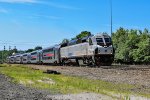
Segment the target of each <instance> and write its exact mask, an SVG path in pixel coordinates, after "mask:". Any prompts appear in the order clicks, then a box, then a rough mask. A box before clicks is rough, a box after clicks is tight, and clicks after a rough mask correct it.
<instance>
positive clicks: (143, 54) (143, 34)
mask: <svg viewBox="0 0 150 100" xmlns="http://www.w3.org/2000/svg"><path fill="white" fill-rule="evenodd" d="M112 41H113V46H114V49H115V62H116V63H124V64H150V32H149V30H148V29H144V31H141V30H135V29H130V30H128V29H124V28H119V29H118V30H117V31H116V32H114V33H113V34H112Z"/></svg>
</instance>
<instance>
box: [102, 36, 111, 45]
mask: <svg viewBox="0 0 150 100" xmlns="http://www.w3.org/2000/svg"><path fill="white" fill-rule="evenodd" d="M104 39H105V43H106V45H107V46H110V45H112V43H111V38H104Z"/></svg>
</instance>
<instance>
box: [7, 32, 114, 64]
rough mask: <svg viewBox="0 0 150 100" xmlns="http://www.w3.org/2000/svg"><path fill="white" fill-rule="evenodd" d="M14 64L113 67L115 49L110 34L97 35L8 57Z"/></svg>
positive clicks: (9, 61)
mask: <svg viewBox="0 0 150 100" xmlns="http://www.w3.org/2000/svg"><path fill="white" fill-rule="evenodd" d="M7 61H8V63H11V64H14V63H17V64H56V65H67V64H76V65H81V64H84V65H89V66H91V65H92V66H101V65H111V64H112V63H113V61H114V47H113V44H112V40H111V37H110V36H109V35H108V34H97V35H91V36H87V37H84V38H82V39H74V40H71V41H69V42H64V43H60V44H58V45H54V46H50V47H47V48H44V49H42V50H37V51H33V52H30V53H23V54H17V55H12V56H9V57H7Z"/></svg>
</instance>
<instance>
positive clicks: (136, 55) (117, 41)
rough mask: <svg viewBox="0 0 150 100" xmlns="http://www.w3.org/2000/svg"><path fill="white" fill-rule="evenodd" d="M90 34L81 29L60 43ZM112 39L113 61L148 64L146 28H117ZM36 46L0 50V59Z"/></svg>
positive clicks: (149, 43) (149, 34)
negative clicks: (24, 48)
mask: <svg viewBox="0 0 150 100" xmlns="http://www.w3.org/2000/svg"><path fill="white" fill-rule="evenodd" d="M90 35H92V34H91V32H89V31H82V32H81V33H79V34H78V35H77V36H75V37H74V38H72V39H64V40H63V41H62V43H66V42H69V40H74V39H80V38H83V37H86V36H90ZM112 41H113V46H114V50H115V57H114V63H120V64H150V32H149V30H148V29H144V30H143V31H141V30H136V29H130V30H129V29H124V28H119V29H118V30H117V31H116V32H114V33H112ZM40 49H42V47H40V46H37V47H35V48H34V49H28V50H25V51H21V50H20V51H18V50H17V49H13V50H9V51H8V50H5V51H0V60H2V59H6V57H7V56H8V55H12V53H14V52H15V53H28V52H32V51H34V50H40Z"/></svg>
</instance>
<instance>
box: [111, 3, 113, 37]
mask: <svg viewBox="0 0 150 100" xmlns="http://www.w3.org/2000/svg"><path fill="white" fill-rule="evenodd" d="M112 13H113V12H112V0H110V24H111V25H110V29H111V36H112V31H113V28H112V24H113V21H112Z"/></svg>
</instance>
